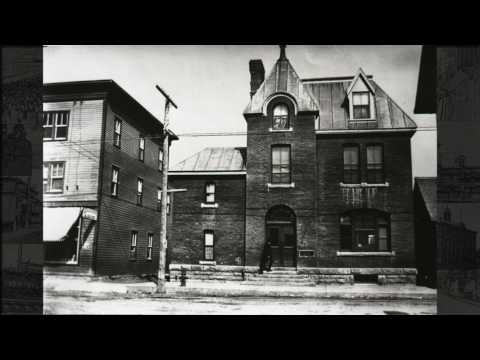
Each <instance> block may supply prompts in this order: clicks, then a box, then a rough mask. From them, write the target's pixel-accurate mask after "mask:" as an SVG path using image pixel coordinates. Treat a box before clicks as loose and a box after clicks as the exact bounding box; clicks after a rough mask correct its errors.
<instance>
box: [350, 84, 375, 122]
mask: <svg viewBox="0 0 480 360" xmlns="http://www.w3.org/2000/svg"><path fill="white" fill-rule="evenodd" d="M352 102H353V118H354V119H355V120H361V119H370V118H371V114H370V93H369V92H363V91H362V92H354V93H353V94H352Z"/></svg>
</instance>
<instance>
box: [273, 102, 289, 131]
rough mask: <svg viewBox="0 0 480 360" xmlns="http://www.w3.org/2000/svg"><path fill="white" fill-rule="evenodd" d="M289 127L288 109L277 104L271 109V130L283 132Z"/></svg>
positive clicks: (283, 105)
mask: <svg viewBox="0 0 480 360" xmlns="http://www.w3.org/2000/svg"><path fill="white" fill-rule="evenodd" d="M289 126H290V122H289V117H288V107H287V105H285V104H278V105H276V106H275V107H274V108H273V123H272V129H273V130H285V129H288V128H289Z"/></svg>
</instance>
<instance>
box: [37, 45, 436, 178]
mask: <svg viewBox="0 0 480 360" xmlns="http://www.w3.org/2000/svg"><path fill="white" fill-rule="evenodd" d="M279 53H280V52H279V47H278V45H254V46H253V45H195V46H191V45H175V46H174V45H168V46H167V45H148V46H147V45H135V46H133V45H114V46H106V45H88V46H86V45H48V46H47V47H45V48H44V82H45V83H47V82H62V81H77V80H99V79H113V80H115V81H116V82H117V83H118V84H119V85H120V86H121V87H123V88H124V89H125V90H126V91H127V92H128V93H129V94H130V95H132V96H133V97H134V98H135V99H136V100H137V101H138V102H140V103H141V104H142V105H143V106H144V107H145V108H146V109H147V110H148V111H150V112H151V113H152V114H153V115H155V116H156V117H157V118H158V119H159V120H161V121H163V108H164V99H163V97H162V95H161V94H160V93H159V92H158V91H157V90H156V89H155V85H159V86H160V87H162V88H163V89H164V90H165V91H166V92H167V93H168V94H169V95H170V96H171V97H172V98H173V100H174V101H175V103H176V104H177V105H178V110H176V109H172V111H171V112H170V129H171V130H172V131H174V132H175V133H176V134H178V135H180V140H179V141H177V142H175V143H174V145H173V146H172V149H171V157H170V164H171V165H173V164H176V163H177V162H179V161H181V160H183V159H185V158H187V157H189V156H191V155H193V154H195V153H196V152H198V151H201V150H202V149H203V148H205V147H211V146H227V147H230V146H245V145H246V137H245V136H231V137H225V136H217V137H188V136H184V137H182V136H181V135H182V134H188V133H198V132H225V131H227V132H245V131H246V122H245V119H244V118H243V115H242V114H243V111H244V109H245V107H246V106H247V105H248V102H249V99H250V73H249V69H248V63H249V60H251V59H261V60H262V61H263V64H264V66H265V70H266V73H267V74H268V73H269V71H270V69H271V68H272V67H273V65H274V63H275V61H276V60H277V59H278V57H279ZM420 54H421V46H412V45H409V46H399V45H391V46H390V45H381V46H378V45H376V46H369V45H355V46H346V45H341V46H338V45H336V46H332V45H290V46H288V47H287V57H288V59H289V60H290V63H291V64H292V66H293V67H294V68H295V70H296V72H297V73H298V75H299V76H300V77H301V78H317V77H333V76H353V75H355V74H356V72H357V70H358V68H360V67H361V68H362V69H363V70H364V71H365V72H366V73H367V74H368V75H373V76H374V80H375V81H376V82H377V83H378V84H379V85H380V86H381V87H382V88H383V89H384V90H385V91H386V92H387V94H389V95H390V96H391V97H392V98H393V100H394V101H395V102H397V104H398V105H399V106H400V107H401V108H402V109H403V110H404V111H405V112H406V113H407V114H408V115H410V116H411V117H412V118H413V119H414V120H415V121H416V123H417V125H418V126H419V128H420V130H421V128H422V127H427V128H431V127H434V126H435V123H436V120H435V116H433V115H422V116H415V115H414V114H413V108H414V103H415V95H416V89H417V81H418V71H419V65H420ZM425 130H426V129H425ZM412 154H413V155H412V157H413V174H414V176H436V167H437V158H436V132H435V131H418V132H417V133H416V134H415V135H414V137H413V138H412Z"/></svg>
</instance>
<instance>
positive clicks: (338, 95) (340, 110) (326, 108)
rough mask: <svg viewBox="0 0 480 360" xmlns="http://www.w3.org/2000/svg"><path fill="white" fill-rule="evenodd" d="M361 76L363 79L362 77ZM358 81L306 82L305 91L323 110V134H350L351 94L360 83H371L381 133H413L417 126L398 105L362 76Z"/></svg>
mask: <svg viewBox="0 0 480 360" xmlns="http://www.w3.org/2000/svg"><path fill="white" fill-rule="evenodd" d="M359 74H360V75H359ZM359 74H357V76H356V77H350V78H348V77H347V78H346V77H342V78H337V79H335V78H329V79H305V80H303V85H304V87H305V88H306V89H307V90H308V91H309V92H310V93H311V94H312V95H313V98H314V99H315V102H316V104H317V106H318V109H319V121H318V128H317V130H319V131H322V130H323V131H329V130H348V121H349V119H350V116H349V107H348V96H347V95H348V91H349V90H351V87H352V85H353V84H354V82H355V81H357V80H358V79H360V78H362V79H364V78H365V79H368V82H367V86H371V88H372V91H373V93H374V94H375V112H376V116H375V118H376V119H377V124H378V129H411V130H415V129H416V128H417V125H416V124H415V121H413V120H412V119H411V118H410V116H408V115H407V114H406V113H405V112H404V111H403V110H402V109H401V108H400V106H398V105H397V103H396V102H395V101H393V100H392V98H391V97H390V96H388V95H387V93H386V92H385V91H384V90H383V89H382V88H381V87H380V86H379V85H378V84H377V83H376V82H375V81H374V80H373V79H372V77H371V76H366V75H364V74H363V71H362V72H359Z"/></svg>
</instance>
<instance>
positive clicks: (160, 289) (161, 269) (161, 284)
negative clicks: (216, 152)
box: [156, 85, 178, 294]
mask: <svg viewBox="0 0 480 360" xmlns="http://www.w3.org/2000/svg"><path fill="white" fill-rule="evenodd" d="M156 88H157V90H158V91H160V93H162V95H163V96H164V97H165V117H164V120H163V167H162V199H161V204H160V205H161V213H160V214H161V215H160V216H161V224H160V225H161V227H160V256H159V260H158V282H157V293H162V294H164V293H165V291H166V289H165V268H166V250H167V196H168V195H167V190H168V157H169V156H168V155H169V154H168V151H169V147H170V146H169V145H170V144H169V142H170V140H169V136H168V125H169V124H168V123H169V119H168V116H169V112H170V105H172V106H173V107H174V108H175V109H178V108H177V105H176V104H175V103H174V102H173V100H172V99H171V98H170V96H168V94H167V93H166V92H165V91H163V90H162V88H160V87H159V86H158V85H156Z"/></svg>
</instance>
